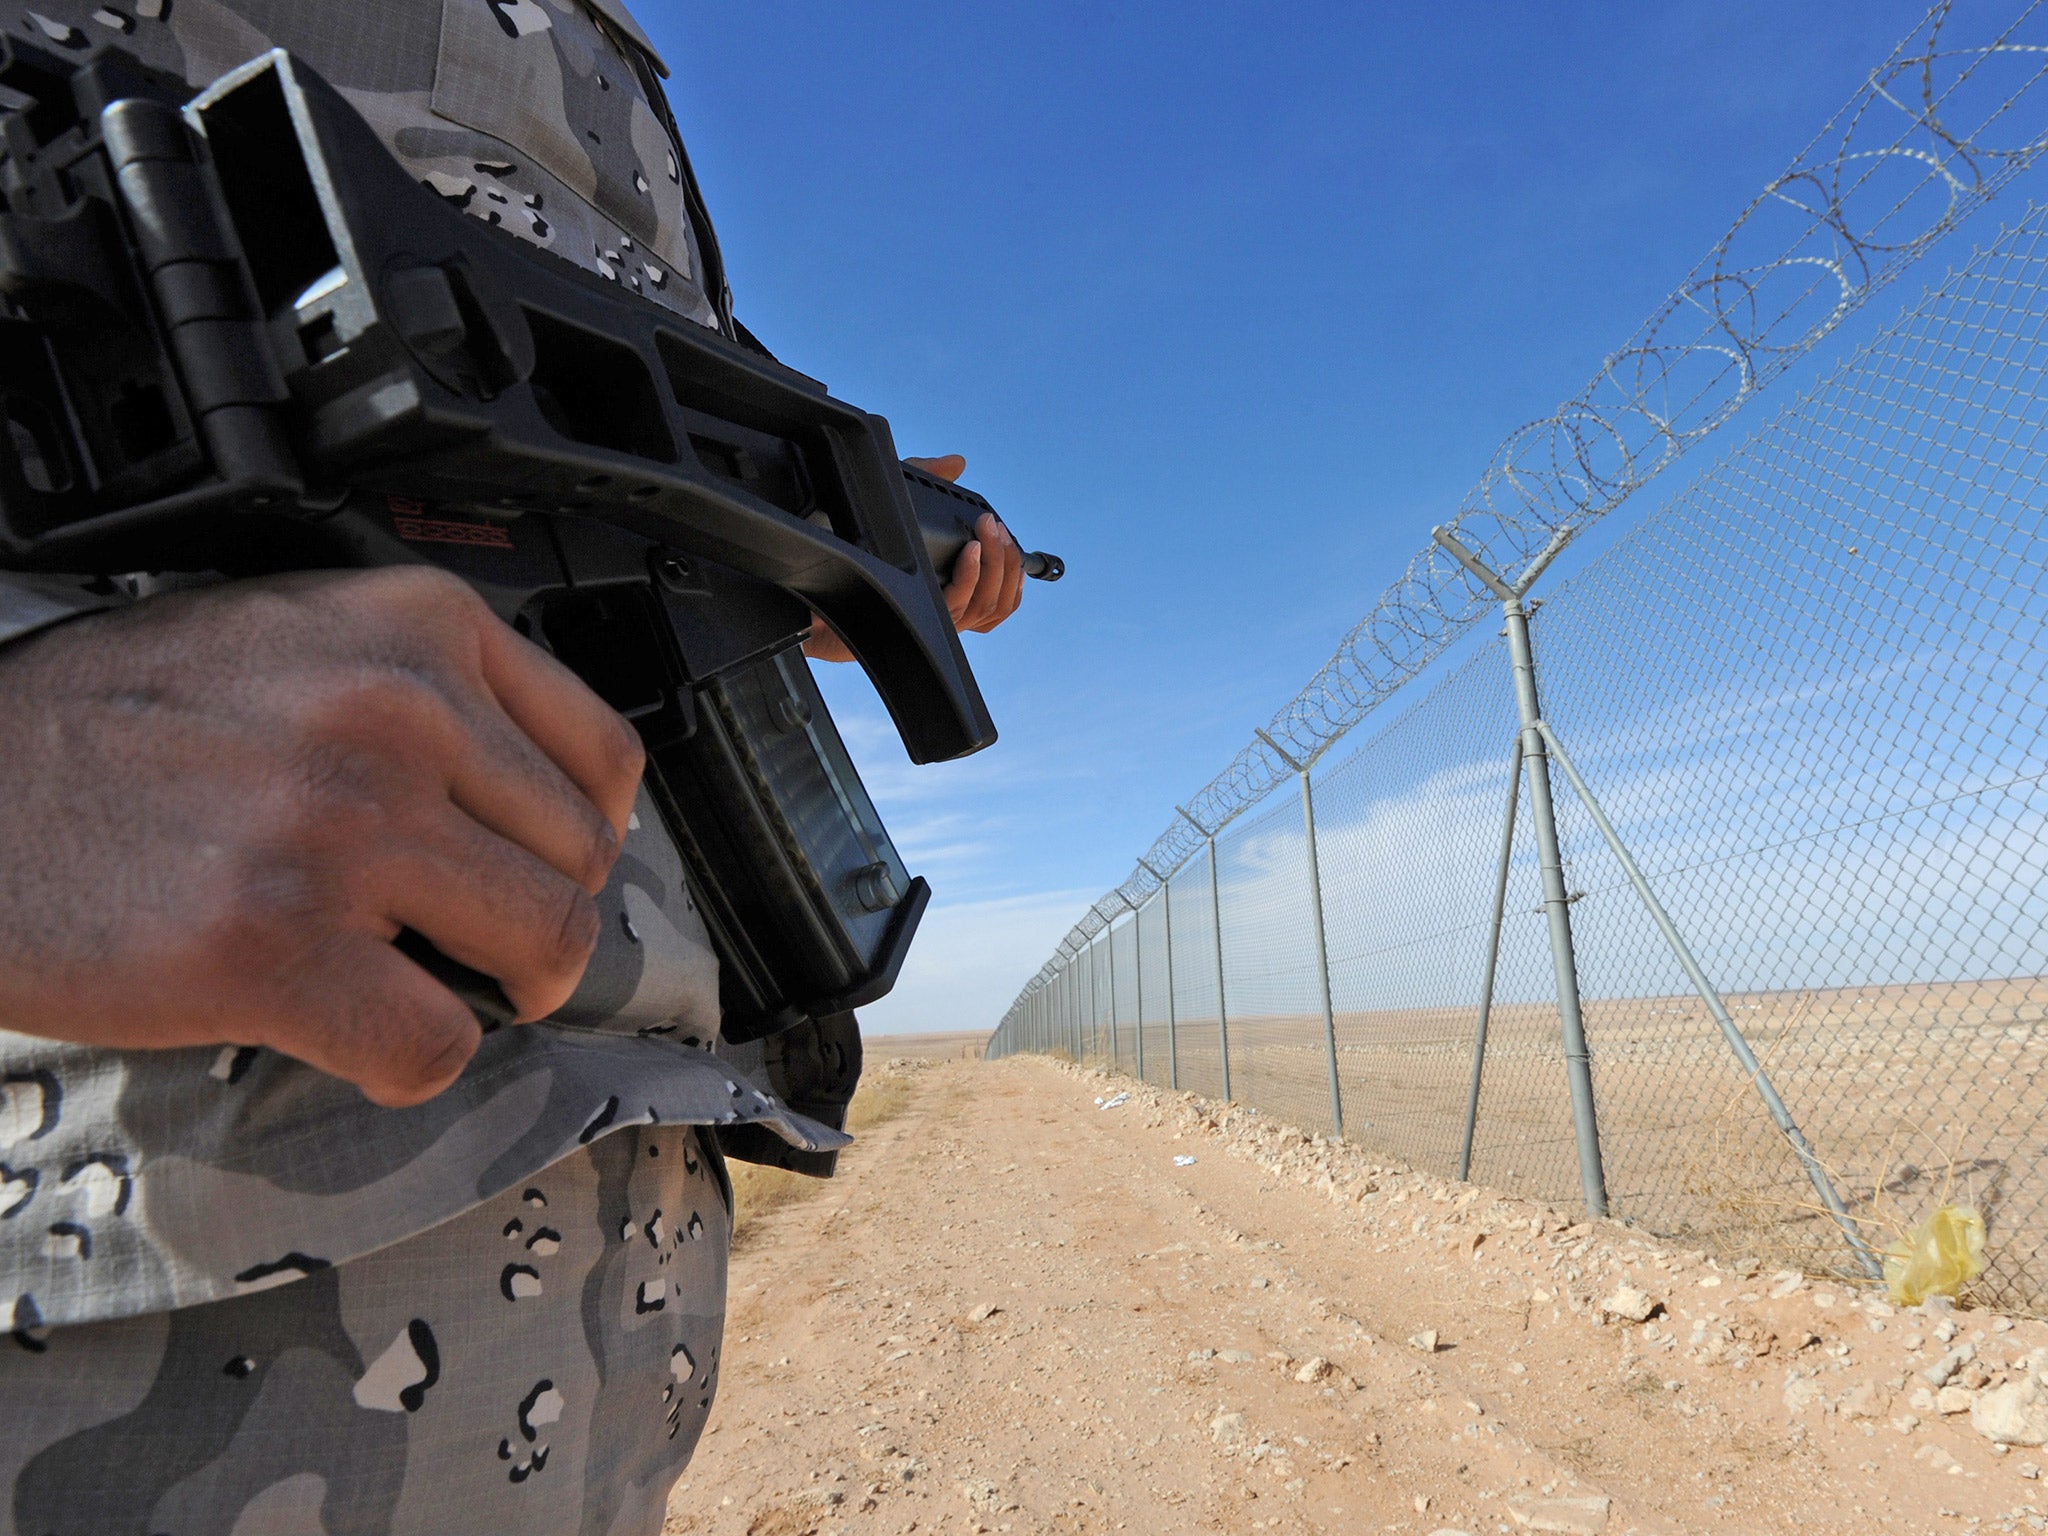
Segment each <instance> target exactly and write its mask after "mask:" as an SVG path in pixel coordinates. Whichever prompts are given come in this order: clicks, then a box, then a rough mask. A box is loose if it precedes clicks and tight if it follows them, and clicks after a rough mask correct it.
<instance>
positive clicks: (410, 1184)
mask: <svg viewBox="0 0 2048 1536" xmlns="http://www.w3.org/2000/svg"><path fill="white" fill-rule="evenodd" d="M0 29H4V31H5V33H6V34H7V35H8V36H9V37H13V38H20V39H25V40H27V41H29V42H31V43H33V44H35V45H36V46H38V47H41V48H44V49H46V50H52V49H54V50H58V51H63V50H70V51H74V52H77V53H79V54H80V55H81V56H82V55H83V54H84V53H86V52H87V51H89V50H90V49H91V48H92V47H94V46H97V45H100V44H102V43H107V44H112V45H115V46H118V47H120V48H122V49H125V50H127V51H128V52H130V53H132V54H133V55H135V56H136V57H137V58H139V59H140V60H142V61H143V62H144V63H146V64H148V65H151V66H153V67H156V68H158V69H162V70H165V71H169V72H173V73H176V74H179V75H181V76H182V77H183V78H184V79H186V80H187V81H189V82H190V83H191V84H193V85H194V86H195V87H196V86H199V85H202V84H205V83H207V82H208V81H210V80H212V79H214V78H215V77H217V76H219V75H220V74H222V73H224V72H225V71H227V70H229V69H231V68H233V67H234V66H236V65H238V64H240V63H242V62H244V61H245V60H247V59H248V58H250V57H252V56H254V55H256V54H257V53H260V52H262V51H263V50H265V49H267V48H270V47H274V46H282V47H285V48H288V49H290V50H291V51H292V52H293V53H294V54H296V55H297V56H298V57H300V58H301V59H303V60H305V61H306V62H307V63H309V64H310V65H311V66H312V67H313V68H315V69H316V70H318V71H319V72H320V73H322V74H323V75H324V76H325V77H326V78H327V79H328V80H329V81H330V82H331V83H332V84H334V85H335V86H336V87H338V88H339V89H340V90H341V91H342V92H343V93H344V94H345V95H346V96H347V97H348V98H349V99H350V100H351V101H352V102H353V103H354V104H355V106H356V107H357V108H358V109H359V110H360V111H361V112H362V113H363V115H364V116H365V117H366V118H367V119H368V120H369V121H370V122H371V124H372V125H373V126H374V127H375V128H376V129H377V130H378V132H379V134H380V136H381V137H382V138H383V140H384V142H385V143H386V145H387V146H388V147H389V148H390V149H391V151H392V153H393V154H394V155H396V156H397V157H398V159H399V160H400V161H401V162H402V163H403V164H405V165H406V166H407V168H408V169H410V170H411V171H412V172H413V173H414V174H415V175H417V176H418V177H419V178H420V179H421V180H422V181H424V182H425V183H426V184H427V185H429V186H431V187H433V188H434V189H435V190H436V191H438V192H440V193H441V194H442V195H443V196H444V197H447V198H449V199H450V200H452V201H454V202H456V203H458V204H459V205H461V206H462V207H463V208H464V209H465V210H467V211H468V212H469V213H471V214H473V215H475V216H477V217H478V218H482V219H486V220H488V221H489V222H490V223H492V224H495V225H497V226H499V227H500V228H502V229H504V230H505V231H506V232H507V234H508V236H512V237H517V238H519V239H523V240H529V241H533V242H535V243H538V244H540V245H543V246H546V247H547V248H549V249H550V250H553V251H554V252H556V253H557V254H558V255H561V256H564V257H566V258H568V259H569V260H572V261H575V262H577V263H579V264H580V265H582V266H584V267H586V268H589V269H591V270H593V271H597V272H600V273H602V274H604V275H605V276H607V277H609V278H612V279H613V280H615V281H617V282H619V283H621V284H623V285H624V286H626V287H628V288H630V289H632V290H633V291H635V292H638V293H640V294H642V295H644V296H645V298H646V299H647V300H648V301H649V302H651V303H655V304H660V305H664V306H666V307H667V308H669V309H671V310H673V311H675V312H677V313H679V314H681V315H683V316H686V317H687V318H689V319H690V320H693V321H695V322H697V323H699V324H702V325H706V326H713V327H716V328H718V329H720V330H723V331H725V332H726V333H727V334H728V335H732V336H734V337H735V338H739V339H745V340H750V338H746V337H745V333H744V331H743V330H742V329H741V328H739V327H738V326H737V325H736V324H735V322H734V321H733V318H732V313H731V301H730V296H729V293H728V291H727V288H726V285H725V281H724V277H723V274H722V269H721V266H720V263H719V258H718V251H717V246H716V243H715V240H714V238H713V235H712V231H711V226H710V224H709V222H708V220H707V219H706V217H705V215H704V210H703V207H702V204H701V201H700V199H699V197H698V193H697V189H696V185H695V182H694V180H693V178H692V175H691V172H690V168H689V163H688V160H687V158H686V157H685V155H684V153H683V147H682V144H681V142H680V140H679V139H678V137H677V135H676V131H675V126H674V121H673V118H672V117H671V115H670V113H669V111H668V108H667V105H666V103H665V101H664V99H663V96H662V92H661V86H660V79H661V78H662V77H663V76H665V74H666V70H665V69H664V67H663V65H662V63H661V60H660V59H659V57H658V56H657V55H656V52H655V50H654V47H653V45H652V44H651V43H650V42H649V40H648V39H647V37H646V36H645V34H644V33H642V32H641V30H640V29H639V27H638V26H637V25H636V24H635V23H634V21H633V19H632V17H631V16H629V15H628V14H627V13H626V11H625V9H624V8H623V6H622V5H621V4H620V3H619V0H106V3H104V4H100V3H97V0H33V8H31V6H30V5H28V4H24V3H21V0H0ZM932 467H934V468H936V469H938V470H939V472H941V473H950V474H954V475H957V474H958V472H959V468H960V464H959V461H958V460H957V459H954V460H949V461H937V462H935V463H934V464H933V465H932ZM1020 582H1021V568H1020V562H1019V556H1018V553H1017V550H1016V546H1015V544H1014V543H1013V542H1012V541H1011V540H1010V538H1009V536H1008V534H1007V533H1006V532H1005V531H1004V530H1003V529H1002V528H1001V527H1000V525H999V524H997V523H995V522H994V520H993V519H985V520H984V523H983V525H982V527H981V529H980V530H979V539H978V541H977V542H976V543H974V544H971V545H969V546H968V549H967V550H966V551H965V552H964V553H963V555H962V556H961V558H960V561H959V562H958V564H957V565H956V567H955V569H954V571H953V573H952V576H951V579H950V580H949V583H948V586H947V596H948V601H949V605H950V606H951V608H952V611H953V614H954V617H955V620H956V622H957V623H958V624H960V626H961V627H962V628H966V629H981V630H986V629H992V628H994V627H995V625H997V624H999V623H1001V622H1002V621H1003V619H1005V618H1006V617H1008V615H1009V613H1010V612H1011V611H1013V610H1014V609H1015V607H1016V606H1017V600H1018V592H1019V586H1020ZM809 649H811V650H812V652H813V653H814V654H816V655H819V656H823V657H828V658H838V657H843V656H844V654H845V652H844V648H843V646H841V645H839V643H838V641H837V637H836V636H833V635H832V634H831V633H830V632H829V631H827V630H824V629H823V628H822V626H819V627H818V628H817V630H816V631H815V633H814V638H813V641H812V643H811V645H810V647H809ZM0 741H5V742H6V743H7V746H6V750H5V751H4V753H0V1026H4V1031H0V1328H5V1329H8V1330H10V1331H11V1339H9V1340H0V1394H4V1399H0V1400H4V1401H5V1402H6V1404H7V1405H8V1407H9V1409H10V1411H9V1412H8V1413H7V1414H6V1415H5V1417H4V1419H0V1489H4V1490H5V1491H6V1497H5V1498H4V1499H0V1536H57V1533H80V1536H84V1533H95V1536H99V1533H114V1532H136V1533H167V1536H185V1533H200V1532H206V1533H220V1536H228V1533H234V1536H259V1533H261V1536H287V1533H301V1532H305V1533H311V1532H328V1533H336V1536H339V1533H350V1536H354V1533H363V1536H369V1533H379V1536H382V1533H391V1536H402V1533H414V1532H418V1533H431V1536H450V1533H458V1532H467V1531H478V1532H482V1531H490V1532H514V1531H548V1532H555V1531H564V1532H566V1531H585V1532H593V1533H596V1532H603V1533H616V1536H632V1533H643V1532H644V1533H653V1532H656V1531H658V1530H659V1529H660V1527H661V1523H662V1516H663V1511H664V1507H665V1504H666V1500H667V1495H668V1491H669V1489H670V1487H671V1486H672V1485H673V1483H674V1482H675V1480H676V1478H677V1476H678V1475H679V1473H680V1472H681V1471H682V1469H683V1467H684V1465H685V1464H686V1463H687V1461H688V1459H689V1456H690V1452H691V1450H692V1448H693V1447H694V1445H695V1443H696V1439H697V1436H698V1434H699V1432H700V1430H701V1429H702V1426H703V1423H704V1419H705V1416H706V1414H707V1413H708V1411H709V1409H710V1405H711V1401H712V1395H713V1393H714V1391H715V1389H716V1384H717V1377H718V1368H719V1340H720V1329H721V1326H722V1322H723V1313H724V1291H725V1262H726V1253H727V1240H728V1236H729V1232H730V1221H731V1196H730V1187H729V1185H727V1183H726V1181H725V1178H724V1172H723V1165H722V1163H721V1162H720V1159H719V1153H718V1151H717V1146H716V1143H715V1141H714V1140H713V1139H712V1137H711V1136H710V1135H709V1134H708V1133H707V1132H705V1131H704V1130H703V1129H702V1128H703V1127H706V1126H712V1125H734V1124H740V1123H753V1124H756V1125H759V1126H762V1127H764V1128H765V1129H766V1130H767V1131H769V1132H772V1133H773V1134H774V1135H775V1136H777V1137H780V1138H781V1139H782V1141H784V1142H786V1143H787V1144H788V1145H790V1146H791V1147H792V1148H796V1149H800V1150H802V1151H804V1152H810V1153H817V1152H823V1151H827V1150H829V1149H831V1148H833V1147H835V1146H838V1145H840V1144H843V1142H844V1141H845V1139H846V1138H844V1137H843V1136H841V1135H839V1134H838V1133H837V1132H836V1131H834V1130H833V1129H832V1128H831V1127H830V1126H827V1125H824V1124H820V1123H818V1122H817V1121H816V1120H814V1119H811V1118H808V1117H806V1116H805V1115H803V1114H801V1113H799V1112H798V1111H797V1110H796V1109H794V1108H791V1107H790V1106H789V1105H787V1104H785V1103H782V1102H779V1101H778V1100H777V1099H775V1098H774V1097H773V1096H771V1095H769V1094H767V1093H764V1092H762V1091H761V1089H760V1088H759V1087H758V1086H757V1085H755V1084H754V1083H752V1082H750V1081H748V1080H747V1079H745V1078H743V1077H741V1076H739V1075H738V1074H736V1073H734V1072H731V1071H729V1070H728V1069H727V1068H726V1067H725V1066H724V1065H723V1064H722V1063H721V1061H720V1059H719V1058H718V1057H717V1056H715V1055H713V1054H712V1053H711V1051H710V1049H709V1047H710V1046H711V1045H712V1044H713V1043H714V1041H715V1038H716V1035H717V1029H718V1017H717V978H716V961H715V959H714V958H713V955H712V951H711V949H710V946H709V943H708V940H707V938H706V935H705V931H704V926H703V923H702V921H701V920H700V919H699V918H698V916H697V914H696V912H695V911H694V909H693V908H692V906H691V903H690V900H689V897H688V895H687V893H686V891H685V889H684V882H683V878H682V871H681V867H680V864H679V862H678V861H677V859H676V856H675V851H674V849H673V847H672V846H670V845H669V844H668V842H667V840H666V838H665V837H664V836H662V835H660V833H659V830H658V818H656V817H655V816H654V815H653V814H652V813H651V807H649V806H648V805H647V804H646V803H645V802H644V801H640V800H638V798H637V796H638V789H637V786H638V780H639V774H640V763H641V757H640V749H639V744H638V741H637V739H636V738H635V737H634V736H633V734H632V732H631V730H630V728H628V727H627V726H626V724H625V723H624V722H623V721H622V720H620V719H619V718H618V717H617V716H616V715H614V714H613V713H612V712H611V711H610V710H609V709H608V708H606V707H605V706H604V705H603V704H602V703H601V702H600V701H599V700H598V699H596V698H595V697H594V696H593V695H591V694H590V693H589V692H588V691H587V690H585V689H584V688H583V686H582V685H581V684H580V683H579V682H577V681H576V679H575V678H574V677H572V676H571V675H570V674H569V673H568V672H567V671H566V670H565V669H563V668H562V667H560V666H559V665H558V664H556V663H555V662H554V661H553V660H552V659H551V658H550V657H548V656H547V655H546V654H545V653H544V652H542V651H541V650H539V649H538V648H537V647H534V646H532V645H529V644H528V643H526V642H525V641H524V640H522V639H520V638H519V637H518V636H517V635H515V634H514V633H513V632H512V631H511V630H510V629H509V628H507V627H506V626H504V625H502V624H501V623H500V622H499V621H498V620H497V619H495V618H494V617H493V616H491V615H490V614H489V613H488V611H486V610H485V609H484V607H483V606H482V604H481V603H480V602H479V601H478V600H477V599H476V598H474V597H473V596H472V595H471V594H470V593H469V591H468V590H467V589H466V588H464V587H462V586H460V585H459V584H457V583H455V582H454V581H453V580H452V579H449V578H445V577H442V576H440V575H438V574H436V573H433V572H430V571H426V570H408V569H401V570H382V571H376V572H365V573H354V574H331V573H330V574H311V575H303V576H296V577H288V578H274V579H266V580H261V581H244V582H228V583H219V584H215V585H212V586H206V587H201V588H199V589H196V590H180V591H162V592H158V593H156V594H155V595H147V596H143V597H141V598H140V600H135V598H134V597H133V596H132V595H124V594H120V593H112V594H109V593H106V592H104V591H94V590H91V589H89V588H88V587H86V586H85V585H84V584H82V583H77V582H66V581H63V580H58V579H54V578H34V579H29V578H18V577H0ZM636 805H637V806H638V809H637V810H636ZM634 890H637V892H638V898H636V899H639V902H640V904H639V906H638V907H636V909H635V910H636V911H641V912H650V911H651V912H654V913H656V914H658V918H657V919H656V920H654V921H651V922H648V923H642V924H640V930H641V937H642V939H643V940H644V942H643V943H642V944H641V945H640V946H639V948H637V949H636V950H635V951H634V952H633V953H632V954H630V955H627V956H623V957H622V956H620V955H619V954H617V953H615V951H616V949H617V947H618V946H617V945H616V944H615V943H613V944H608V943H607V942H601V941H600V933H601V932H602V933H603V934H606V935H610V934H612V933H614V932H615V931H616V929H617V928H618V925H617V924H607V923H603V922H601V921H600V914H601V913H602V912H605V911H608V910H610V908H611V906H612V905H613V904H616V903H617V902H618V901H620V900H622V899H623V896H622V893H623V892H628V891H634ZM406 927H410V928H412V929H414V930H416V931H418V932H420V933H421V934H423V935H425V936H426V937H427V938H428V939H429V940H431V941H432V942H433V943H434V944H435V945H436V946H437V947H438V948H440V949H441V950H442V951H443V952H445V953H446V954H448V955H450V956H452V957H454V958H456V959H458V960H461V961H463V962H465V963H467V964H469V965H471V966H474V967H476V968H477V969H479V970H482V971H484V972H486V973H488V974H489V975H491V976H493V977H495V978H496V979H497V980H498V982H499V983H500V985H501V986H502V988H503V989H504V991H505V993H506V994H507V996H508V997H509V998H510V999H511V1000H512V1001H513V1003H514V1004H515V1005H516V1006H517V1008H518V1010H519V1016H520V1018H521V1019H522V1020H528V1021H531V1020H544V1019H545V1020H548V1021H549V1022H547V1023H545V1024H537V1025H531V1026H525V1027H519V1028H512V1029H505V1030H499V1031H497V1032H495V1033H492V1034H490V1035H480V1034H479V1032H478V1028H477V1025H476V1023H475V1020H474V1019H473V1017H472V1016H471V1015H470V1014H469V1012H468V1010H467V1009H465V1008H464V1007H463V1006H462V1005H461V1004H460V1003H459V1002H458V1001H457V1000H456V999H455V997H454V996H453V995H452V994H450V993H449V992H447V991H446V990H445V989H444V988H442V987H441V986H440V984H439V983H438V982H436V981H434V980H433V979H432V978H431V977H430V976H429V975H428V974H427V973H426V972H425V971H424V970H422V969H420V968H419V967H418V966H416V965H414V964H413V963H412V962H411V961H410V960H408V959H407V958H405V956H403V955H402V954H401V953H400V952H399V951H398V950H397V949H396V948H394V947H393V945H392V943H391V940H392V938H393V937H394V936H395V935H396V934H397V933H398V932H399V931H400V930H401V929H402V928H406ZM650 928H652V929H654V930H655V931H653V932H651V933H650V932H648V931H647V930H648V929H650ZM649 952H653V953H657V954H658V955H659V956H660V963H659V964H655V963H652V962H649V961H648V960H647V959H646V958H645V956H646V954H647V953H649ZM619 967H624V968H625V969H624V970H623V971H620V970H619V969H618V968H619ZM607 968H610V969H607ZM600 972H603V973H604V975H603V978H602V979H603V980H604V982H605V985H603V986H601V987H597V988H595V989H594V990H595V993H597V994H602V995H603V996H605V997H608V998H610V999H612V1001H611V1002H609V1003H607V1004H606V1005H605V1006H603V1007H594V1006H591V1005H589V1004H588V1003H587V1002H579V1001H577V1000H578V999H587V998H588V997H590V996H591V995H593V988H592V987H591V985H590V981H591V978H592V977H595V976H598V975H599V973H600ZM621 999H623V1001H621ZM565 1005H566V1006H565Z"/></svg>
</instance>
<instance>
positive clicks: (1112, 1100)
mask: <svg viewBox="0 0 2048 1536" xmlns="http://www.w3.org/2000/svg"><path fill="white" fill-rule="evenodd" d="M1129 1098H1130V1095H1129V1094H1128V1093H1113V1094H1111V1095H1110V1096H1109V1097H1108V1098H1106V1099H1097V1100H1096V1101H1095V1102H1096V1103H1098V1104H1100V1105H1101V1106H1102V1107H1103V1108H1104V1109H1115V1108H1116V1107H1117V1105H1119V1104H1122V1103H1124V1102H1125V1101H1126V1100H1127V1099H1129Z"/></svg>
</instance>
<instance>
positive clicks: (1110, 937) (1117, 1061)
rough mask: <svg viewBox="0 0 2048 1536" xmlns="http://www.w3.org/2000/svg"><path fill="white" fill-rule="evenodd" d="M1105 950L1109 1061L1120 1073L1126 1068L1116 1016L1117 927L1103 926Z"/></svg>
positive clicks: (1105, 924) (1120, 1031) (1119, 1026)
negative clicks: (1107, 986) (1107, 975)
mask: <svg viewBox="0 0 2048 1536" xmlns="http://www.w3.org/2000/svg"><path fill="white" fill-rule="evenodd" d="M1102 938H1103V946H1102V947H1103V948H1104V949H1105V950H1107V951H1108V952H1109V1059H1110V1063H1111V1065H1113V1066H1114V1067H1115V1068H1116V1069H1117V1070H1118V1071H1119V1072H1121V1071H1122V1070H1123V1067H1124V1041H1123V1033H1124V1032H1123V1027H1122V1021H1121V1020H1119V1019H1118V1018H1117V1016H1116V925H1115V924H1114V923H1104V924H1103V925H1102Z"/></svg>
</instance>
